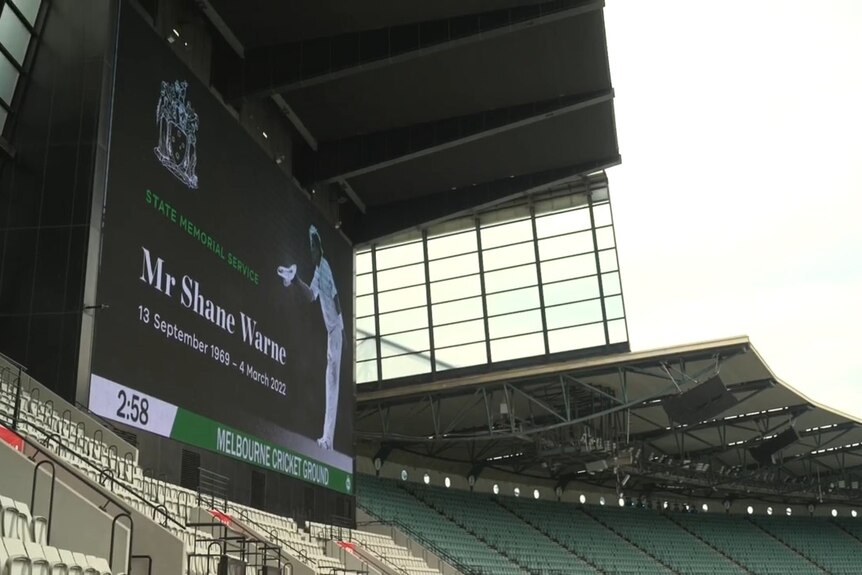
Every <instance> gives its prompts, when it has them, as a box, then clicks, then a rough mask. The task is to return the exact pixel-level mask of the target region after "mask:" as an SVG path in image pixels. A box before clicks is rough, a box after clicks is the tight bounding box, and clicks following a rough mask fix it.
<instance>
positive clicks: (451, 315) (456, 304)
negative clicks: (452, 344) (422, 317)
mask: <svg viewBox="0 0 862 575" xmlns="http://www.w3.org/2000/svg"><path fill="white" fill-rule="evenodd" d="M483 313H484V310H483V309H482V298H481V297H474V298H470V299H462V300H457V301H452V302H449V303H440V304H437V305H434V306H432V307H431V317H432V320H433V322H434V325H440V324H443V323H455V322H459V321H464V320H468V319H479V318H481V317H482V314H483ZM435 345H439V344H438V343H437V342H435Z"/></svg>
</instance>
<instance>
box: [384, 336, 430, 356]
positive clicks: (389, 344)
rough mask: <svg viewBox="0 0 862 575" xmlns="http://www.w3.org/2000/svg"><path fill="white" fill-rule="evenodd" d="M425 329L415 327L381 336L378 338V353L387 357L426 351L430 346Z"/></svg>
mask: <svg viewBox="0 0 862 575" xmlns="http://www.w3.org/2000/svg"><path fill="white" fill-rule="evenodd" d="M429 337H430V336H429V334H428V330H427V329H417V330H415V331H407V332H404V333H397V334H393V335H386V336H383V338H381V340H380V355H381V356H382V357H388V356H391V355H401V354H402V353H407V352H420V351H428V350H429V349H430V348H431V344H430V340H429Z"/></svg>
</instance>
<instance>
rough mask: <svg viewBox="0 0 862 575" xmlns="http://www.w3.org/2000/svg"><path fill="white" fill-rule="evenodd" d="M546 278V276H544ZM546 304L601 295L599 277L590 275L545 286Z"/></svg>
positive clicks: (550, 304)
mask: <svg viewBox="0 0 862 575" xmlns="http://www.w3.org/2000/svg"><path fill="white" fill-rule="evenodd" d="M542 279H543V280H544V278H542ZM543 289H544V295H545V306H552V305H557V304H561V303H569V302H573V301H581V300H585V299H592V298H596V297H599V278H598V276H590V277H587V278H579V279H576V280H567V281H562V282H557V283H552V284H545V286H544V288H543Z"/></svg>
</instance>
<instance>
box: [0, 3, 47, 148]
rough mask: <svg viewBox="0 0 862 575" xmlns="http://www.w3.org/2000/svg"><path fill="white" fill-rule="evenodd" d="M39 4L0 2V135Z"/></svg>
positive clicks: (21, 72) (10, 108)
mask: <svg viewBox="0 0 862 575" xmlns="http://www.w3.org/2000/svg"><path fill="white" fill-rule="evenodd" d="M41 3H42V2H41V0H0V132H2V131H3V129H4V128H5V127H6V119H7V118H8V117H9V115H10V113H11V111H12V97H13V96H14V95H15V88H16V87H17V86H18V82H19V79H20V77H21V76H22V74H23V73H24V59H25V58H26V56H27V50H28V49H29V47H30V42H31V40H32V38H33V36H34V33H35V31H34V28H33V27H34V26H35V24H36V17H37V16H38V14H39V7H40V5H41Z"/></svg>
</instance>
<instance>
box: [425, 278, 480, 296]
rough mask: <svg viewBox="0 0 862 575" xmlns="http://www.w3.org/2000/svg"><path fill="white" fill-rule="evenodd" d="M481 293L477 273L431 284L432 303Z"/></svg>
mask: <svg viewBox="0 0 862 575" xmlns="http://www.w3.org/2000/svg"><path fill="white" fill-rule="evenodd" d="M481 293H482V284H481V281H480V280H479V275H478V274H477V275H474V276H467V277H464V278H456V279H451V280H446V281H441V282H435V283H432V284H431V302H432V303H440V302H444V301H449V300H453V299H460V298H466V297H470V296H476V295H480V294H481Z"/></svg>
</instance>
